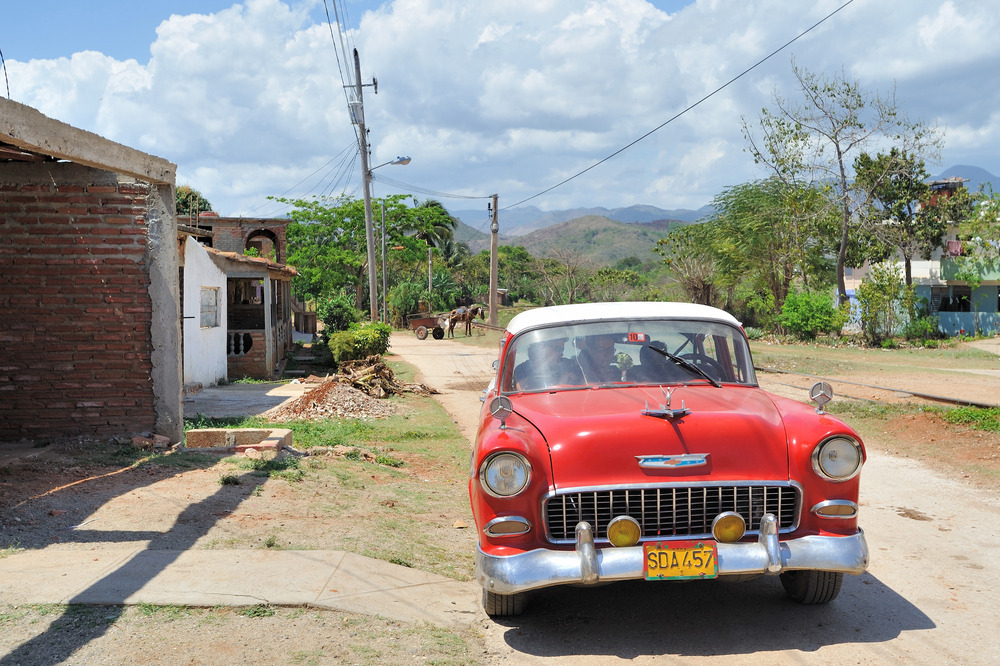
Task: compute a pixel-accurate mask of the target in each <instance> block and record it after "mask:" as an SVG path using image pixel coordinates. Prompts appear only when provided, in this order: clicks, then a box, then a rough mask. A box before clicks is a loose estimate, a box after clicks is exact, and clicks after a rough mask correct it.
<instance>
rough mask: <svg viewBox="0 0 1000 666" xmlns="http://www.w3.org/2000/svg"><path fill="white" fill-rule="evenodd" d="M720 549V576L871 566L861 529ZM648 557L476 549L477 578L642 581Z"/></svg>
mask: <svg viewBox="0 0 1000 666" xmlns="http://www.w3.org/2000/svg"><path fill="white" fill-rule="evenodd" d="M761 531H764V530H763V529H762V530H761ZM771 537H774V538H771ZM717 548H718V554H719V575H720V576H727V575H737V574H763V573H771V574H775V573H780V572H782V571H796V570H816V571H833V572H839V573H849V574H861V573H864V572H865V570H866V569H867V568H868V544H867V542H866V541H865V535H864V532H863V531H862V530H860V529H859V530H858V531H857V532H856V533H855V534H853V535H850V536H840V537H836V536H804V537H800V538H798V539H789V540H787V541H778V540H777V537H776V535H769V536H768V537H767V538H762V539H758V540H757V541H755V542H741V543H719V544H717ZM582 550H583V551H586V548H584V549H582ZM644 559H645V557H644V555H643V548H642V546H631V547H629V548H601V549H598V550H596V552H594V555H593V556H592V557H591V556H590V555H589V553H584V552H582V551H581V550H558V551H557V550H546V549H538V550H531V551H528V552H524V553H520V554H518V555H508V556H497V555H487V554H486V553H484V552H483V551H482V549H477V551H476V571H475V576H476V580H477V581H479V584H480V585H482V587H483V589H485V590H488V591H490V592H496V593H499V594H515V593H517V592H527V591H529V590H536V589H539V588H543V587H551V586H553V585H565V584H570V583H582V582H584V575H585V573H587V575H589V572H591V571H592V572H593V574H594V575H595V576H596V577H597V579H598V580H600V581H602V582H610V581H617V580H633V579H642V578H643V561H644ZM591 567H593V568H591Z"/></svg>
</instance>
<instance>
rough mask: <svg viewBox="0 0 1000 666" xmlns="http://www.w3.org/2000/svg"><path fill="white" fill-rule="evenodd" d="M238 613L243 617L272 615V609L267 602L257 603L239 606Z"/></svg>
mask: <svg viewBox="0 0 1000 666" xmlns="http://www.w3.org/2000/svg"><path fill="white" fill-rule="evenodd" d="M239 614H240V615H242V616H244V617H274V609H273V608H271V607H270V606H268V605H267V604H257V605H256V606H247V607H246V608H241V609H240V610H239Z"/></svg>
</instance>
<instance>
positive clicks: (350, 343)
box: [327, 322, 392, 363]
mask: <svg viewBox="0 0 1000 666" xmlns="http://www.w3.org/2000/svg"><path fill="white" fill-rule="evenodd" d="M391 332H392V328H391V327H390V326H389V325H388V324H382V323H378V322H374V323H365V324H360V323H355V324H352V325H351V328H350V330H348V331H339V332H337V333H334V334H333V335H331V336H330V340H329V342H327V346H328V347H329V348H330V354H331V355H332V356H333V360H334V361H336V362H337V363H343V362H344V361H354V360H357V359H362V358H368V357H369V356H376V355H382V354H384V353H385V352H386V350H387V349H389V334H390V333H391Z"/></svg>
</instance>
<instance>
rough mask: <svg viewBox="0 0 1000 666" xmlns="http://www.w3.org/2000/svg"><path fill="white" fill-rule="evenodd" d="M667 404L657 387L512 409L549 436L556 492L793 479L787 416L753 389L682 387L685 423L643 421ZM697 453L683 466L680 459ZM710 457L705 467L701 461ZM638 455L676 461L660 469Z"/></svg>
mask: <svg viewBox="0 0 1000 666" xmlns="http://www.w3.org/2000/svg"><path fill="white" fill-rule="evenodd" d="M665 402H666V398H665V396H664V393H663V391H662V390H660V389H659V388H658V387H648V386H647V387H631V388H613V389H596V390H585V391H561V392H553V393H536V394H523V395H521V396H519V397H518V398H517V400H516V401H515V405H514V409H515V411H516V412H517V413H519V414H520V415H521V416H522V417H524V418H525V419H527V420H528V421H530V422H531V423H532V424H533V425H534V426H535V427H536V428H537V429H538V430H539V432H540V433H541V434H542V436H543V437H544V438H545V441H546V443H547V445H548V448H549V454H550V458H551V463H552V478H553V482H554V484H555V486H556V487H557V488H574V487H581V486H595V485H600V486H603V485H615V484H623V483H664V482H671V481H689V482H699V483H701V482H705V481H708V480H709V479H711V480H713V481H733V480H763V481H778V480H781V481H783V480H787V479H788V446H787V443H786V436H785V428H784V425H783V423H782V419H781V415H780V413H779V411H778V409H777V408H776V407H775V406H774V403H773V402H772V401H771V400H770V398H769V397H768V396H767V394H766V393H764V392H763V391H761V390H760V389H757V388H754V387H730V386H725V387H723V388H715V387H712V386H708V385H698V386H690V387H683V386H682V387H677V388H675V389H674V391H673V394H672V396H671V404H670V406H671V407H672V408H674V409H678V408H680V407H681V406H682V403H683V406H685V407H687V408H688V409H689V410H690V411H691V413H690V414H687V415H685V416H683V417H681V418H674V419H665V418H657V417H653V416H645V415H643V414H642V413H641V412H642V411H643V410H644V409H646V408H647V407H648V408H649V409H651V410H652V409H657V408H660V407H661V406H662V405H663V404H664V403H665ZM683 454H696V455H694V456H691V457H689V458H686V459H680V460H678V459H677V458H676V456H679V455H683ZM701 455H704V456H705V457H704V463H703V464H696V463H698V462H699V456H701ZM637 456H674V458H672V459H671V458H668V459H666V460H665V461H661V464H663V465H665V466H663V467H658V468H643V467H640V466H639V461H638V459H637Z"/></svg>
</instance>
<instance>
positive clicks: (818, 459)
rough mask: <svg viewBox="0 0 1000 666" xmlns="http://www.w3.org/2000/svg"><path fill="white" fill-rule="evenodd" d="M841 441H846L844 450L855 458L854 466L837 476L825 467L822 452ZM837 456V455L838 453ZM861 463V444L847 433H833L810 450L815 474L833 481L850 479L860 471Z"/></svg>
mask: <svg viewBox="0 0 1000 666" xmlns="http://www.w3.org/2000/svg"><path fill="white" fill-rule="evenodd" d="M842 443H846V444H847V445H848V446H847V447H846V451H848V452H849V453H852V454H853V456H854V457H855V458H856V459H857V460H856V463H855V464H854V468H853V469H852V470H851V471H850V472H849V473H847V474H843V475H839V476H838V475H836V474H834V473H832V472H831V471H830V470H829V469H827V467H828V465H827V466H824V464H823V463H824V457H823V454H824V452H825V451H827V450H828V448H829V447H830V446H840V445H841V444H842ZM837 457H839V454H838V456H837ZM862 465H864V455H863V454H862V452H861V444H860V443H859V442H858V441H857V440H856V439H854V438H853V437H848V436H847V435H834V436H833V437H827V438H826V439H824V440H823V441H822V442H820V443H819V444H817V445H816V448H814V449H813V452H812V468H813V471H814V472H815V473H816V476H818V477H820V478H822V479H825V480H827V481H832V482H834V483H843V482H844V481H850V480H851V479H853V478H854V477H856V476H857V475H858V474H860V473H861V467H862Z"/></svg>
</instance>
